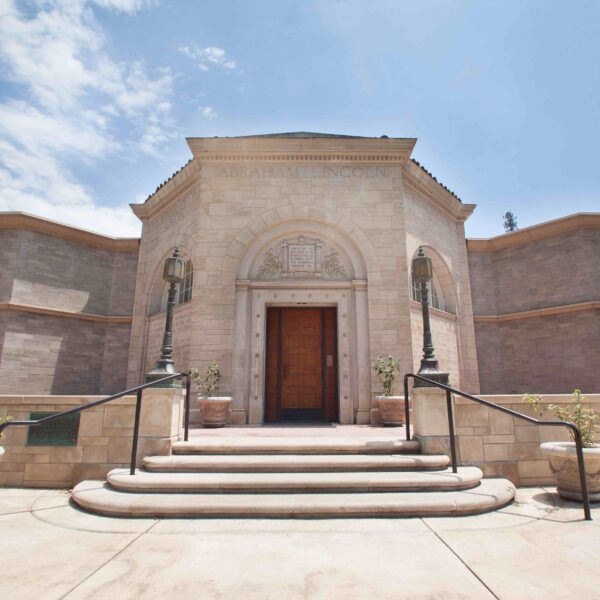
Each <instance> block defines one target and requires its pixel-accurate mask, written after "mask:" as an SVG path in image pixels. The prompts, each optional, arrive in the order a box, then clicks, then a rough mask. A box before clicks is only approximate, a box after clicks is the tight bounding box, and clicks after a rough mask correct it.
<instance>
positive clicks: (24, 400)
mask: <svg viewBox="0 0 600 600" xmlns="http://www.w3.org/2000/svg"><path fill="white" fill-rule="evenodd" d="M100 398H101V397H97V396H0V416H11V417H13V418H14V419H19V420H26V419H29V418H30V414H31V413H32V412H42V411H43V412H62V411H64V410H68V409H71V408H74V407H76V406H80V405H82V404H87V403H90V402H93V401H94V400H99V399H100ZM134 414H135V397H134V396H125V397H123V398H120V399H118V400H115V401H113V402H110V403H107V404H102V405H100V406H97V407H94V408H91V409H88V410H84V411H82V412H81V413H80V421H79V431H78V436H77V444H76V445H74V446H56V445H28V444H27V433H28V429H29V428H28V427H9V428H7V429H5V431H4V434H3V437H2V440H1V441H0V443H1V445H2V446H3V447H4V448H5V449H6V454H5V455H4V456H3V458H2V460H1V461H0V486H10V487H48V488H68V487H72V486H74V485H75V484H77V483H79V482H80V481H83V480H84V479H104V478H105V477H106V474H107V473H108V472H109V471H110V470H111V469H113V468H115V467H126V466H129V464H130V460H131V444H132V436H133V423H134ZM182 422H183V393H182V391H181V390H165V389H147V390H145V391H144V395H143V400H142V413H141V420H140V438H139V442H138V464H140V463H141V460H142V459H143V457H144V455H147V454H157V455H164V454H170V451H171V442H172V441H174V440H177V439H179V437H180V435H181V424H182Z"/></svg>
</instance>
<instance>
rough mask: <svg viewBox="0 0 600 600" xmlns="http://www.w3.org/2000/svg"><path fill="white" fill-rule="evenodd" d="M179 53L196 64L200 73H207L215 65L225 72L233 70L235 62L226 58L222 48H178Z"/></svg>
mask: <svg viewBox="0 0 600 600" xmlns="http://www.w3.org/2000/svg"><path fill="white" fill-rule="evenodd" d="M178 50H179V52H181V53H182V54H184V55H185V56H187V57H188V58H191V59H192V60H193V61H195V62H196V66H197V67H198V68H199V69H200V70H201V71H208V69H209V68H210V67H211V66H214V65H217V66H220V67H223V68H224V69H227V70H232V69H235V66H236V62H235V60H233V59H231V58H228V57H227V53H226V52H225V50H223V48H217V47H216V46H209V47H208V48H198V47H197V46H180V47H179V48H178Z"/></svg>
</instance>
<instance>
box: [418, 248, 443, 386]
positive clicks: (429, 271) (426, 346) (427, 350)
mask: <svg viewBox="0 0 600 600" xmlns="http://www.w3.org/2000/svg"><path fill="white" fill-rule="evenodd" d="M412 276H413V279H414V281H415V282H416V283H418V284H419V287H420V292H421V309H422V312H423V358H422V359H421V366H420V368H419V372H418V375H421V376H422V377H427V379H432V380H433V381H438V382H439V383H445V384H446V385H447V384H448V373H443V372H442V370H441V369H440V367H439V365H438V361H437V358H436V357H435V353H434V348H433V341H432V339H431V325H430V322H429V290H428V289H427V284H428V283H429V282H430V281H431V280H432V279H433V266H432V264H431V259H430V258H429V257H428V256H425V252H424V251H423V247H420V248H419V251H418V253H417V256H416V257H415V258H414V259H413V262H412ZM414 385H415V387H429V384H427V383H426V382H424V381H419V380H418V379H416V380H415V384H414Z"/></svg>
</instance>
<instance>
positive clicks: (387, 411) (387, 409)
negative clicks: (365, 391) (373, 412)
mask: <svg viewBox="0 0 600 600" xmlns="http://www.w3.org/2000/svg"><path fill="white" fill-rule="evenodd" d="M375 404H376V406H377V408H378V409H379V416H380V420H381V424H382V425H387V426H399V425H404V396H375Z"/></svg>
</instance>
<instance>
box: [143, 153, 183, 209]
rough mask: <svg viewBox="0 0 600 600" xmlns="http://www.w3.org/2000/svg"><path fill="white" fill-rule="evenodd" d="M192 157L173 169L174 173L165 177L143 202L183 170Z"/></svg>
mask: <svg viewBox="0 0 600 600" xmlns="http://www.w3.org/2000/svg"><path fill="white" fill-rule="evenodd" d="M193 160H194V159H193V157H192V158H190V160H188V161H187V162H186V163H185V165H183V167H181V168H180V169H177V171H175V173H173V174H172V175H171V176H169V177H167V179H165V180H164V181H163V182H162V183H161V184H160V185H159V186H158V187H157V188H156V189H155V190H154V191H153V192H152V193H151V194H150V195H149V196H148V197H147V198H146V200H144V202H146V201H147V200H149V199H150V198H151V197H152V196H154V194H156V192H158V190H160V188H162V187H163V186H165V185H166V184H167V183H169V181H171V179H173V177H175V175H177V173H180V172H181V171H183V169H185V168H186V167H187V166H188V165H189V164H190V163H191V162H192V161H193Z"/></svg>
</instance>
